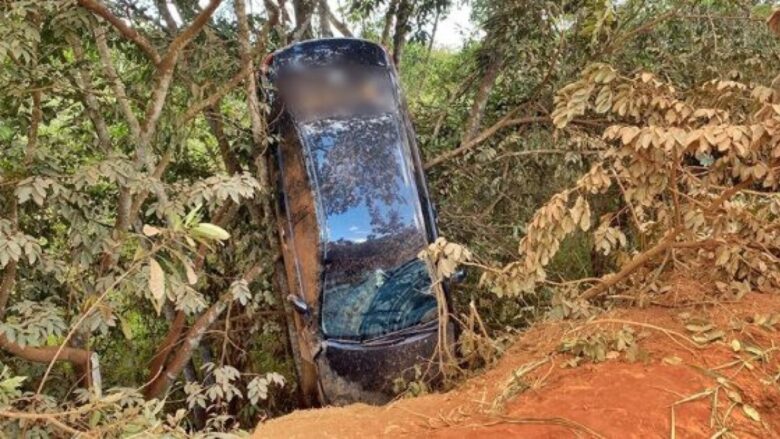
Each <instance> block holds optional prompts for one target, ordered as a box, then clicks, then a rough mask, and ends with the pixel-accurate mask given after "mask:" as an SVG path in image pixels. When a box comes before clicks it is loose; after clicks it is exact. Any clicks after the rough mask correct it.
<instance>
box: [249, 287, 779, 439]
mask: <svg viewBox="0 0 780 439" xmlns="http://www.w3.org/2000/svg"><path fill="white" fill-rule="evenodd" d="M680 303H682V302H679V301H678V302H677V303H676V304H669V303H661V304H660V305H655V306H650V307H649V308H647V309H634V308H632V309H616V310H613V311H611V312H608V313H606V314H603V315H600V316H598V317H596V318H595V319H593V320H591V321H589V322H584V323H583V322H575V323H572V322H555V323H543V324H538V325H536V326H534V327H532V328H531V329H529V330H528V331H526V332H525V333H524V334H523V335H522V336H521V337H519V338H518V340H517V342H516V343H515V344H514V345H513V347H512V348H511V349H509V351H508V352H507V353H506V354H505V355H504V357H503V358H502V359H501V361H499V362H498V364H497V365H496V366H495V367H494V368H493V369H491V370H490V371H488V372H486V373H484V374H483V375H481V376H479V377H476V378H473V379H471V380H469V381H467V382H466V383H464V384H463V385H461V386H460V387H459V388H457V389H456V390H453V391H451V392H449V393H446V394H435V395H428V396H424V397H420V398H414V399H403V400H399V401H396V402H394V403H392V404H389V405H387V406H384V407H370V406H366V405H353V406H349V407H342V408H335V407H330V408H325V409H319V410H307V411H298V412H295V413H293V414H291V415H288V416H285V417H282V418H279V419H274V420H271V421H269V422H267V423H264V424H262V425H260V427H259V428H258V430H257V432H256V433H255V437H258V438H313V437H325V438H331V437H332V438H366V437H382V436H392V437H426V438H457V437H486V438H490V437H495V438H499V437H500V438H503V437H524V438H558V437H610V438H611V437H620V438H626V437H670V436H671V437H674V436H672V430H674V432H675V434H676V437H679V438H686V437H697V438H698V437H710V436H712V435H713V434H716V433H720V434H721V435H722V437H735V436H736V437H762V438H764V437H780V357H779V356H778V350H780V333H778V332H777V331H776V330H777V329H780V322H777V320H780V314H773V313H780V295H776V294H775V295H768V294H748V295H747V296H746V297H744V298H743V299H742V300H740V301H739V302H738V303H729V304H728V305H727V306H726V305H724V304H723V303H701V302H697V303H692V304H688V305H680ZM613 337H614V338H613ZM564 340H566V341H567V342H568V346H569V347H570V349H569V350H570V352H567V353H560V352H559V348H560V346H561V345H562V341H564ZM572 346H574V347H572ZM574 353H577V354H578V355H574ZM593 359H599V360H601V359H603V361H599V362H593V361H592V360H593ZM575 363H577V364H575ZM730 435H731V436H730Z"/></svg>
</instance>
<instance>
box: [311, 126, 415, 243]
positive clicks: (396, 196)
mask: <svg viewBox="0 0 780 439" xmlns="http://www.w3.org/2000/svg"><path fill="white" fill-rule="evenodd" d="M397 126H398V122H397V120H396V118H395V117H394V116H393V115H391V114H385V115H382V116H364V117H355V118H352V119H348V120H333V119H324V120H319V121H315V122H311V123H308V124H305V125H303V134H304V136H305V138H306V139H307V143H308V144H309V147H310V149H311V152H312V154H315V155H316V156H317V157H316V163H317V166H316V173H317V177H318V178H317V182H318V191H319V193H320V199H321V202H322V207H323V209H324V214H325V215H328V216H329V215H333V214H343V213H345V212H347V211H348V210H350V209H352V208H355V207H357V206H359V205H361V204H362V205H364V206H365V207H366V208H367V209H368V213H369V215H370V217H371V224H372V226H374V227H373V229H372V231H373V232H374V233H377V234H385V233H389V231H390V230H392V229H393V228H397V227H400V226H402V225H403V222H404V221H403V219H402V216H401V212H400V211H399V210H398V209H399V207H403V206H402V204H403V203H405V202H408V201H409V200H405V195H407V196H408V190H404V189H405V187H404V186H405V182H404V181H403V180H402V175H403V172H404V170H403V169H399V168H401V166H402V165H401V163H402V162H401V160H400V157H397V156H396V155H397V154H399V147H398V144H399V143H400V141H401V139H400V135H399V133H398V128H397ZM410 213H411V212H410ZM411 214H413V213H411Z"/></svg>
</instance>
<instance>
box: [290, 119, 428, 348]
mask: <svg viewBox="0 0 780 439" xmlns="http://www.w3.org/2000/svg"><path fill="white" fill-rule="evenodd" d="M402 126H403V125H402V124H401V122H400V119H399V117H398V115H397V113H385V114H380V115H364V116H358V117H351V118H325V119H320V120H316V121H312V122H307V123H302V124H300V125H299V127H300V128H299V129H300V131H301V135H302V137H303V139H304V144H305V147H306V149H307V154H308V156H309V160H308V163H309V166H310V168H311V169H310V171H309V172H310V174H311V175H313V179H312V180H313V185H314V189H315V191H316V192H317V194H318V197H317V209H318V218H319V220H320V222H321V224H320V228H321V234H322V237H321V238H322V242H323V259H324V261H323V263H324V278H323V297H322V311H321V316H322V329H323V332H324V333H325V335H326V336H329V337H334V338H343V339H367V338H372V337H376V336H379V335H383V334H387V333H390V332H394V331H398V330H401V329H406V328H408V327H411V326H414V325H417V324H419V323H421V322H426V321H431V320H433V319H435V317H436V300H435V298H434V297H433V296H432V295H431V292H430V289H431V279H430V275H429V273H428V271H427V269H426V267H425V264H424V263H423V262H422V261H420V260H418V259H417V254H418V253H419V251H420V250H421V249H422V248H424V247H425V245H426V243H427V240H426V229H425V223H424V221H423V214H422V210H421V206H420V201H419V195H418V192H417V186H416V184H415V180H414V178H413V175H414V174H413V171H412V167H411V159H410V152H409V147H408V145H407V144H406V143H405V142H404V140H403V137H402V134H401V131H400V130H401V129H402Z"/></svg>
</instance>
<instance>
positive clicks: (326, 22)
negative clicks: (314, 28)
mask: <svg viewBox="0 0 780 439" xmlns="http://www.w3.org/2000/svg"><path fill="white" fill-rule="evenodd" d="M317 6H318V10H317V15H319V17H320V37H322V38H330V37H332V36H333V31H332V30H331V28H330V14H329V13H328V0H319V2H317Z"/></svg>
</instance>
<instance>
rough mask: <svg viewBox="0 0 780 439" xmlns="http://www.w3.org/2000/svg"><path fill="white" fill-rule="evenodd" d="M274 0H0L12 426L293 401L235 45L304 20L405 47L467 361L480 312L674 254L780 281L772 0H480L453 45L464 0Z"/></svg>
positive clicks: (1, 396)
mask: <svg viewBox="0 0 780 439" xmlns="http://www.w3.org/2000/svg"><path fill="white" fill-rule="evenodd" d="M287 3H288V2H285V1H284V0H279V1H276V0H265V1H263V2H258V1H250V2H246V1H244V0H232V1H227V0H225V1H220V0H211V1H209V2H199V1H195V0H176V1H172V2H171V1H164V0H145V1H125V0H112V1H98V0H50V1H45V2H39V1H24V0H16V1H11V2H5V3H3V5H2V6H0V11H2V12H1V13H2V18H1V19H0V90H2V92H0V148H2V149H1V151H2V154H1V155H0V270H2V279H0V349H1V351H0V362H2V371H1V372H0V373H1V374H0V418H1V419H0V425H2V430H3V433H4V434H5V435H9V436H11V437H14V436H17V435H20V434H25V435H27V436H30V437H39V436H40V437H46V436H55V437H56V436H72V435H76V434H79V433H83V434H84V435H85V436H90V435H91V436H94V437H103V436H118V435H122V434H129V433H141V434H149V435H157V434H163V433H169V434H170V435H172V436H187V435H190V434H196V433H202V434H208V433H217V432H235V431H237V430H238V429H251V428H252V426H253V425H254V424H255V423H256V422H258V421H259V420H262V419H265V418H267V417H270V416H276V415H279V414H281V413H284V412H287V411H289V410H291V409H293V408H295V406H296V403H297V401H296V397H295V395H296V393H295V387H296V385H295V380H296V378H295V376H294V368H293V367H292V363H291V360H290V358H289V355H288V349H289V347H288V343H287V340H286V325H287V322H286V321H285V306H286V305H285V300H283V298H281V297H279V295H278V291H277V290H276V289H275V288H274V286H273V281H272V279H273V271H274V265H275V261H276V257H277V243H276V237H275V229H274V226H273V225H272V222H273V220H272V213H271V208H270V206H271V205H272V204H271V203H272V202H273V197H274V188H273V187H272V186H271V185H270V184H269V182H268V181H267V180H268V178H267V170H266V168H265V166H266V165H265V160H264V154H265V152H266V150H267V148H268V146H269V145H270V144H271V143H272V142H274V139H272V138H269V136H268V135H267V131H266V126H265V115H266V114H265V113H266V111H267V109H268V107H267V104H266V102H265V100H264V96H265V93H264V92H263V88H264V87H265V86H266V85H265V84H263V83H262V82H261V81H260V80H259V77H258V76H257V75H254V74H252V73H253V72H256V71H257V68H258V65H259V63H260V60H261V59H262V58H263V57H264V56H265V54H266V53H268V52H269V51H272V50H274V49H276V48H279V47H282V46H284V45H286V44H288V43H290V42H293V41H297V40H300V39H304V38H310V37H318V36H330V35H334V34H336V35H339V34H340V35H347V36H349V35H357V36H362V37H365V38H369V39H373V40H375V41H380V42H383V43H384V44H385V45H386V47H389V50H390V51H391V52H392V54H393V55H394V57H395V59H396V60H397V62H398V65H399V69H400V71H401V75H402V77H403V83H404V87H405V92H406V95H407V98H408V101H409V106H410V111H411V115H412V118H413V120H414V123H415V127H416V129H417V131H418V135H419V141H420V143H421V147H422V150H423V154H424V156H425V159H426V168H427V170H428V171H429V178H430V182H431V186H432V193H433V195H434V198H435V201H436V203H437V205H438V211H439V215H440V227H441V229H442V231H443V234H444V235H445V236H447V237H448V239H449V240H450V241H453V242H460V243H463V244H465V245H467V246H468V247H469V248H470V249H471V253H473V256H472V255H471V253H469V252H467V251H463V250H462V249H461V248H460V247H458V246H454V247H448V246H447V245H448V244H445V243H444V242H440V243H439V244H438V245H439V247H440V248H438V251H439V253H448V251H449V250H446V249H451V248H456V249H457V252H456V253H457V255H458V256H457V257H454V259H466V257H465V256H463V255H468V259H471V262H468V261H464V262H465V263H467V264H471V265H472V266H474V267H475V268H473V269H472V270H470V273H471V275H470V277H469V282H467V283H466V284H465V285H464V286H462V287H460V288H459V289H458V291H456V292H455V299H456V302H457V305H458V306H456V309H457V310H458V313H456V314H457V315H456V316H455V317H456V319H457V320H458V321H461V323H464V326H466V329H467V330H466V331H465V332H464V333H465V334H467V335H469V334H470V335H471V337H469V336H467V337H465V338H464V344H463V346H462V352H461V354H463V358H464V364H466V363H467V365H478V364H481V361H477V360H474V358H473V356H472V355H471V354H472V353H474V352H477V351H480V355H479V357H480V358H483V359H484V358H487V357H489V356H490V354H489V353H485V352H482V350H483V349H484V348H483V347H481V345H480V344H479V343H473V342H474V341H475V340H476V339H481V340H483V341H484V340H487V338H488V337H487V335H488V334H487V332H488V331H489V332H490V333H491V335H494V334H499V333H501V332H502V331H504V330H505V329H506V328H508V327H509V328H520V327H522V326H524V325H526V324H527V323H528V322H530V321H533V320H535V319H538V318H541V317H542V316H545V315H549V316H552V317H556V318H564V317H575V316H579V315H588V314H590V313H593V312H596V311H595V309H594V308H595V307H594V306H593V305H594V304H609V303H612V302H614V301H621V300H628V301H630V302H632V303H633V302H636V303H644V302H646V301H647V300H652V298H653V297H654V296H655V295H659V294H664V292H665V291H666V290H665V286H664V285H665V280H666V277H667V275H668V273H669V272H671V271H673V270H674V269H675V268H676V269H683V270H686V271H687V272H691V273H700V276H699V277H700V280H701V281H702V282H708V283H712V284H713V285H715V286H716V288H717V289H718V290H719V291H721V293H722V294H723V295H728V296H729V297H735V298H738V297H740V295H741V294H744V292H745V291H748V290H760V291H771V290H773V289H776V288H777V286H778V284H779V283H780V278H778V273H779V272H780V271H779V269H780V266H779V265H780V261H779V260H778V258H779V257H780V228H778V224H780V221H779V220H778V216H780V195H779V194H778V184H780V183H779V179H780V175H779V174H780V162H779V161H780V146H778V145H780V106H779V105H780V76H777V75H778V74H779V73H780V68H779V67H780V60H779V59H778V53H780V52H778V49H779V48H780V45H779V44H778V40H777V38H776V37H775V36H773V34H772V31H771V28H772V27H776V26H777V22H778V21H780V16H772V12H773V7H774V5H773V2H769V1H758V0H753V1H750V0H707V1H686V0H663V1H661V0H659V1H647V0H626V1H581V0H555V1H526V0H500V1H486V0H472V1H469V2H468V4H469V5H470V6H471V7H472V11H473V22H474V23H475V26H476V27H477V28H478V29H479V31H480V32H478V33H476V34H475V36H470V37H468V38H467V39H466V41H465V44H464V46H463V47H462V48H461V49H457V50H455V49H446V50H445V49H438V48H436V45H435V41H436V29H437V25H438V23H439V22H440V20H442V19H443V18H444V17H446V15H447V13H448V12H449V11H450V10H451V9H452V8H455V7H460V5H461V4H462V3H463V2H461V1H444V0H389V1H373V0H372V1H367V0H354V1H351V2H347V3H348V4H345V5H344V6H343V7H341V8H332V7H331V6H332V4H333V2H326V1H313V0H293V1H292V2H289V3H290V4H287ZM770 17H772V19H771V20H770V26H769V27H768V26H767V25H766V22H767V19H769V18H770ZM432 42H433V43H434V44H431V43H432ZM434 250H435V249H434ZM448 254H449V253H448ZM451 262H452V261H449V262H447V263H446V264H445V265H446V270H444V271H447V272H449V271H452V269H453V267H452V266H451ZM713 267H717V268H713ZM480 278H481V279H480ZM479 280H481V282H478V281H479ZM470 302H471V303H470ZM477 310H478V311H479V314H481V315H482V319H480V318H479V317H478V316H477V313H476V311H477ZM483 320H484V324H485V325H483ZM486 327H487V329H486ZM494 347H495V346H494ZM400 384H401V386H400V387H402V388H407V389H408V388H410V387H413V386H408V385H405V384H404V383H400ZM416 388H417V389H419V386H417V387H416Z"/></svg>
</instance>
